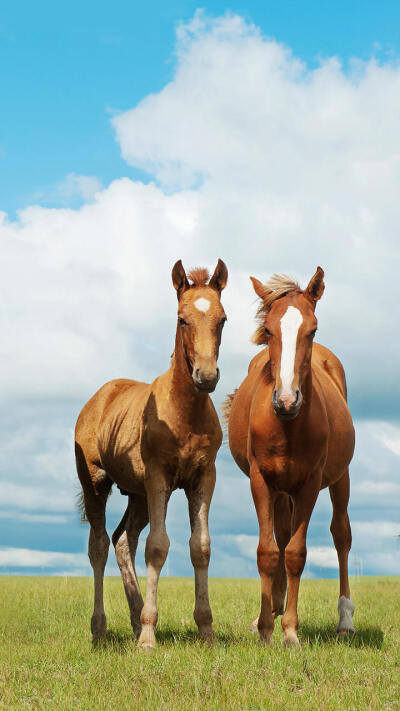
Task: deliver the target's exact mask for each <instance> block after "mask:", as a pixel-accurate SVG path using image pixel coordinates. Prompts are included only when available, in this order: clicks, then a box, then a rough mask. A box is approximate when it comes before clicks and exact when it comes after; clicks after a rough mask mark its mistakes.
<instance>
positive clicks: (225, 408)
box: [221, 388, 237, 444]
mask: <svg viewBox="0 0 400 711" xmlns="http://www.w3.org/2000/svg"><path fill="white" fill-rule="evenodd" d="M236 393H237V388H236V390H234V391H233V393H230V394H229V395H227V396H226V398H225V400H224V401H223V403H222V405H221V415H222V418H221V422H222V431H223V433H224V444H225V443H226V442H227V441H228V426H229V417H230V414H231V409H232V403H233V401H234V399H235V395H236Z"/></svg>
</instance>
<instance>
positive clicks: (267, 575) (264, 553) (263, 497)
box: [250, 459, 279, 644]
mask: <svg viewBox="0 0 400 711" xmlns="http://www.w3.org/2000/svg"><path fill="white" fill-rule="evenodd" d="M250 486H251V493H252V495H253V501H254V505H255V507H256V512H257V518H258V525H259V528H260V537H259V543H258V548H257V566H258V572H259V573H260V579H261V610H260V614H259V617H258V620H257V627H258V632H259V635H260V641H261V642H264V643H266V644H272V640H271V637H272V633H273V631H274V616H273V613H272V586H273V580H274V576H275V573H276V571H277V568H278V563H279V548H278V546H277V545H276V543H275V540H274V533H273V526H274V500H275V496H274V494H273V492H271V491H270V489H269V486H268V484H267V483H266V481H265V479H264V477H263V475H262V474H261V472H260V470H259V467H258V464H257V462H256V460H255V459H254V460H253V461H252V463H251V466H250ZM253 625H254V623H253Z"/></svg>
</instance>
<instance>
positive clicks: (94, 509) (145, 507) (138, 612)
mask: <svg viewBox="0 0 400 711" xmlns="http://www.w3.org/2000/svg"><path fill="white" fill-rule="evenodd" d="M188 276H189V279H190V281H191V283H189V280H188V278H187V276H186V273H185V270H184V268H183V266H182V263H181V261H178V262H177V263H176V264H175V266H174V268H173V270H172V281H173V285H174V287H175V289H176V291H177V295H178V301H179V305H178V323H177V329H176V337H175V350H174V353H173V356H172V361H171V366H170V368H169V370H168V371H167V372H166V373H164V374H163V375H161V376H160V377H158V378H156V380H154V382H153V383H152V384H151V385H148V384H146V383H140V382H137V381H135V380H112V381H111V382H109V383H107V384H106V385H104V386H103V387H102V388H101V389H100V390H99V391H98V392H97V393H96V394H95V395H94V396H93V397H92V398H91V400H89V402H88V403H87V404H86V405H85V406H84V408H83V410H82V412H81V413H80V415H79V417H78V421H77V424H76V432H75V450H76V464H77V470H78V476H79V479H80V482H81V484H82V510H83V513H84V515H85V516H86V519H87V520H88V521H89V523H90V537H89V559H90V562H91V565H92V568H93V573H94V611H93V616H92V620H91V629H92V634H93V640H94V641H95V640H98V639H99V638H101V637H104V635H105V633H106V616H105V613H104V606H103V576H104V568H105V564H106V561H107V555H108V548H109V543H110V540H109V537H108V535H107V532H106V528H105V508H106V502H107V497H108V495H109V493H110V490H111V487H112V485H113V483H115V484H117V486H118V487H119V488H120V489H121V490H122V491H123V493H125V494H128V497H129V498H128V506H127V509H126V512H125V514H124V516H123V518H122V520H121V522H120V523H119V525H118V527H117V529H116V530H115V532H114V535H113V537H112V540H113V544H114V546H115V552H116V557H117V561H118V565H119V568H120V570H121V575H122V579H123V583H124V587H125V593H126V597H127V600H128V604H129V608H130V615H131V623H132V627H133V631H134V634H135V635H136V637H138V638H139V639H138V645H139V646H141V647H148V648H151V647H154V646H155V626H156V624H157V617H158V614H157V586H158V579H159V575H160V572H161V568H162V566H163V565H164V562H165V559H166V557H167V553H168V549H169V539H168V536H167V532H166V529H165V516H166V511H167V504H168V500H169V497H170V494H171V492H172V491H174V490H175V489H177V488H182V489H184V491H185V493H186V496H187V499H188V504H189V516H190V525H191V532H192V533H191V538H190V541H189V546H190V555H191V560H192V563H193V566H194V572H195V597H196V601H195V610H194V619H195V621H196V624H197V626H198V628H199V634H200V638H201V639H203V640H206V641H209V640H211V639H212V636H213V632H212V614H211V609H210V604H209V600H208V563H209V558H210V537H209V532H208V510H209V506H210V502H211V497H212V494H213V491H214V484H215V457H216V454H217V451H218V449H219V447H220V444H221V440H222V432H221V427H220V424H219V420H218V416H217V414H216V412H215V409H214V406H213V404H212V402H211V399H210V397H209V395H208V393H210V392H212V391H213V390H214V389H215V386H216V384H217V382H218V379H219V370H218V367H217V358H218V352H219V346H220V342H221V334H222V328H223V325H224V322H225V321H226V317H225V312H224V309H223V307H222V305H221V300H220V297H221V291H222V289H224V287H225V285H226V282H227V277H228V273H227V269H226V266H225V264H224V263H223V262H222V261H221V260H219V261H218V265H217V267H216V269H215V271H214V274H213V276H212V277H211V279H210V280H209V275H208V272H207V270H206V269H195V270H193V271H192V272H191V273H189V275H188ZM149 521H150V532H149V535H148V537H147V541H146V552H145V559H146V565H147V589H146V598H145V602H144V604H143V599H142V596H141V593H140V588H139V584H138V581H137V578H136V573H135V553H136V548H137V543H138V537H139V534H140V532H141V531H142V529H143V528H144V527H145V526H146V525H147V523H148V522H149Z"/></svg>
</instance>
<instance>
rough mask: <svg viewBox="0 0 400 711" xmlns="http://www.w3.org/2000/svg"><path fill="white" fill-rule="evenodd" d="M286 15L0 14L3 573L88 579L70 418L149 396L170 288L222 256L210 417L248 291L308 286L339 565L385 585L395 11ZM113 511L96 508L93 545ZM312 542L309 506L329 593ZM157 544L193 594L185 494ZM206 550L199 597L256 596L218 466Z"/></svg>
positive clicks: (323, 510) (323, 521)
mask: <svg viewBox="0 0 400 711" xmlns="http://www.w3.org/2000/svg"><path fill="white" fill-rule="evenodd" d="M299 7H300V4H299V3H295V2H281V3H258V2H248V3H246V4H245V5H242V4H231V5H229V6H227V5H226V4H224V3H217V2H215V3H211V4H208V5H206V6H204V8H203V11H199V9H198V5H197V4H196V3H192V2H184V1H182V2H176V3H173V4H168V5H167V4H166V3H161V2H157V3H152V4H151V5H150V4H149V5H147V6H144V5H143V4H141V5H140V6H139V5H138V6H137V7H135V6H134V4H132V3H119V2H116V3H113V4H112V5H110V4H108V3H107V4H106V3H75V2H70V3H68V5H65V6H60V5H58V6H55V5H54V3H47V2H41V3H39V4H36V5H35V6H33V5H32V4H31V3H22V4H21V3H20V4H19V5H18V6H15V4H11V3H7V5H6V6H5V8H3V10H2V17H1V19H0V77H1V80H0V81H1V90H2V102H1V114H0V127H1V131H0V181H1V182H0V212H1V211H2V212H4V213H7V216H4V217H3V219H2V221H0V240H1V243H2V255H3V279H2V283H1V284H0V303H1V305H2V308H1V309H0V320H1V327H2V333H3V339H2V344H1V346H0V359H1V363H2V367H1V373H0V378H1V386H0V389H1V392H2V404H1V409H0V430H1V439H2V442H3V447H2V452H1V453H0V482H1V484H0V486H1V492H2V494H1V496H0V570H1V571H2V572H13V573H21V572H27V573H46V574H54V573H63V572H65V573H67V574H79V573H81V574H87V573H88V572H89V571H90V568H89V565H88V561H87V556H86V553H85V550H86V543H87V537H88V529H87V527H84V526H82V525H81V524H80V523H79V521H78V516H77V514H76V512H75V509H74V499H75V496H76V493H77V491H78V484H77V478H76V474H75V471H74V460H73V428H74V424H75V420H76V417H77V415H78V413H79V410H80V409H81V407H82V405H83V404H84V402H85V401H86V400H87V399H88V398H89V397H90V396H91V395H92V394H93V392H94V391H95V390H96V389H97V388H98V387H99V386H100V385H102V384H103V383H104V382H105V381H107V380H109V379H111V378H113V377H132V378H137V379H144V380H146V381H150V380H152V379H153V378H154V377H156V376H157V375H158V374H159V373H161V372H163V370H165V369H166V368H167V367H168V363H169V356H170V353H171V346H172V344H173V339H174V327H175V319H176V297H175V293H174V290H173V288H172V285H171V283H170V269H171V267H172V265H173V263H174V262H175V261H176V259H178V258H182V259H183V262H184V264H185V266H186V267H190V266H193V265H196V264H205V265H207V266H208V267H209V268H210V269H213V267H214V265H215V263H216V260H217V258H218V257H222V258H223V259H224V260H225V261H226V263H227V265H228V268H229V270H230V280H229V286H228V288H227V289H226V292H224V297H223V300H224V305H225V308H226V310H227V312H228V316H229V321H228V324H227V327H226V330H225V332H224V339H223V343H222V349H221V358H220V366H221V373H222V377H221V381H220V383H219V385H218V389H217V391H216V394H215V397H214V401H215V403H216V405H219V404H220V403H221V401H222V399H223V397H224V396H225V394H226V393H227V392H230V391H231V390H232V389H233V388H234V387H236V386H237V385H238V383H239V382H240V380H241V379H242V378H243V377H244V375H245V373H246V370H247V365H248V362H249V359H250V358H251V357H252V355H254V353H255V352H256V351H255V347H254V346H252V345H251V344H250V342H249V339H250V335H251V333H252V330H253V325H254V320H253V317H254V311H255V304H254V298H253V293H252V291H251V288H250V285H249V280H248V276H249V275H250V274H254V275H255V276H257V277H259V278H261V279H266V278H267V277H268V276H269V275H270V274H271V273H272V272H274V271H278V272H288V273H290V274H292V275H294V276H296V277H298V278H299V279H300V281H301V283H303V284H304V283H306V282H307V281H308V279H309V278H310V276H311V274H312V273H313V272H314V270H315V267H316V265H317V264H318V263H320V264H321V265H322V266H323V267H324V268H325V271H326V292H325V294H324V297H323V299H322V300H321V303H320V304H319V305H318V314H317V315H318V317H319V340H320V341H321V342H323V343H324V344H325V345H327V346H329V347H330V348H332V349H333V350H334V351H335V352H336V353H337V354H338V355H339V357H340V358H341V359H342V361H343V363H344V366H345V369H346V372H347V377H348V386H349V398H350V404H351V408H352V412H353V415H354V417H355V420H356V432H357V449H356V455H355V459H354V462H353V465H352V469H351V475H352V498H351V506H350V512H351V520H352V525H353V540H354V543H353V554H352V557H351V566H353V568H352V569H353V570H354V554H357V555H358V557H359V558H360V559H361V561H362V564H363V569H364V572H367V573H397V574H398V573H400V550H399V546H398V543H397V540H396V537H395V534H396V532H398V530H399V529H400V512H399V501H400V479H399V474H398V472H399V464H400V416H399V410H398V399H399V396H400V386H399V382H398V373H397V371H398V365H397V364H398V358H399V339H398V335H397V333H396V332H395V330H394V329H393V319H394V306H393V305H394V304H397V303H398V299H399V296H400V294H399V287H398V276H397V275H398V268H399V251H398V228H397V225H398V224H399V220H400V214H399V212H400V210H399V205H398V194H399V189H400V145H399V136H400V125H399V123H400V122H399V116H400V69H399V63H398V57H399V51H400V39H399V29H398V28H399V27H400V22H399V21H400V8H399V6H398V5H397V4H395V3H390V2H386V3H385V2H383V3H380V4H378V3H368V5H367V4H366V3H361V2H353V3H351V5H349V4H347V3H346V4H345V3H344V2H337V3H327V2H318V3H316V2H315V3H314V2H308V3H303V4H302V5H301V9H299ZM143 294H146V298H145V299H144V297H143ZM160 304H161V305H162V308H160ZM138 306H139V307H138ZM124 505H125V499H124V498H123V497H121V496H120V495H119V494H118V493H114V494H113V496H112V497H111V499H110V502H109V517H108V521H109V526H110V530H112V528H113V526H114V525H116V523H117V522H118V520H119V517H120V515H121V514H122V511H123V509H124ZM329 523H330V503H329V496H328V495H327V492H324V493H323V494H322V495H321V497H320V500H319V502H318V505H317V508H316V511H315V513H314V515H313V519H312V523H311V527H310V532H309V562H308V564H307V570H306V573H307V575H311V576H318V575H319V576H324V577H327V576H333V577H335V576H336V575H337V566H336V558H335V553H334V550H333V548H332V542H331V538H330V534H329ZM168 531H169V535H170V538H171V551H170V556H169V563H168V565H167V566H166V572H167V573H170V574H185V575H188V574H189V575H190V574H191V564H190V559H189V555H188V546H187V540H188V537H189V530H188V521H187V511H186V503H185V500H184V497H183V496H182V494H181V493H179V492H177V493H176V494H175V496H174V497H173V499H172V501H171V504H170V510H169V514H168ZM211 533H212V541H213V553H212V563H211V569H210V572H211V574H212V575H228V576H229V575H256V574H257V571H256V565H255V546H256V538H257V522H256V517H255V513H254V509H253V504H252V501H251V496H250V492H249V487H248V480H247V479H246V478H245V477H244V476H243V475H242V474H241V472H240V471H239V470H238V469H237V468H236V466H235V465H234V463H233V461H232V459H231V457H230V455H229V452H228V450H227V448H224V449H222V450H221V453H220V455H219V459H218V482H217V487H216V492H215V496H214V500H213V505H212V511H211ZM143 545H144V541H143V540H142V543H141V547H140V550H139V570H141V572H143V560H142V558H143V555H142V553H143ZM108 571H109V573H112V574H116V572H117V570H116V565H115V561H114V559H113V553H112V552H111V554H110V564H109V567H108Z"/></svg>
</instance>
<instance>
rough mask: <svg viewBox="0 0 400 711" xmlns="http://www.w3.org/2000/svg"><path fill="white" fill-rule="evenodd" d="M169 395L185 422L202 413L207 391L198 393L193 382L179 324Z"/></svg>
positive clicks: (171, 368)
mask: <svg viewBox="0 0 400 711" xmlns="http://www.w3.org/2000/svg"><path fill="white" fill-rule="evenodd" d="M169 396H170V399H171V402H172V403H173V404H174V405H175V407H176V409H177V410H179V413H180V419H181V421H183V422H186V423H187V424H190V423H191V422H192V421H193V420H194V419H195V418H197V417H198V416H199V414H201V413H202V411H203V410H204V408H205V406H206V403H207V400H208V395H207V393H200V392H199V391H198V390H197V389H196V388H195V385H194V383H193V379H192V376H191V373H190V371H189V366H188V362H187V359H186V355H185V351H184V348H183V343H182V334H181V329H180V327H179V326H178V327H177V329H176V336H175V350H174V353H173V355H172V362H171V367H170V390H169Z"/></svg>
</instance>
